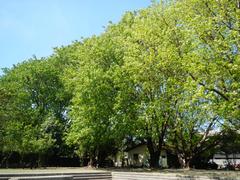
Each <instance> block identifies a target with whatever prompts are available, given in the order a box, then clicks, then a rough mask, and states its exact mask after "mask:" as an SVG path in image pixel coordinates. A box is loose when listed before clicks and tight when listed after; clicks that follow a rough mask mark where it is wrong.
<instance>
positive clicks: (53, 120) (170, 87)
mask: <svg viewBox="0 0 240 180" xmlns="http://www.w3.org/2000/svg"><path fill="white" fill-rule="evenodd" d="M239 19H240V2H239V0H232V1H229V0H219V1H217V0H181V1H171V0H169V1H161V2H157V3H153V4H152V5H151V6H150V7H148V8H146V9H143V10H139V11H134V12H127V13H126V14H125V15H124V16H123V18H122V19H121V21H120V22H119V23H117V24H112V23H110V24H109V25H108V27H107V28H106V30H105V32H104V33H102V34H101V35H99V36H92V37H90V38H86V39H82V40H81V41H76V42H73V43H72V44H70V45H68V46H64V47H59V48H55V51H54V53H53V55H51V56H50V57H46V58H40V59H37V58H36V57H34V58H32V59H30V60H28V61H25V62H23V63H20V64H17V65H15V66H14V67H13V68H11V69H5V70H4V73H3V75H2V76H1V77H0V98H1V101H0V108H1V109H0V118H1V122H0V128H1V129H0V152H2V153H10V152H18V153H19V154H27V153H37V154H39V155H46V154H47V153H49V152H52V153H53V154H54V153H55V154H58V155H60V154H61V155H66V154H68V153H69V150H70V149H71V153H72V154H77V155H78V156H79V157H85V158H87V159H89V161H90V163H91V164H92V165H94V164H96V163H97V164H100V165H101V163H102V162H103V161H104V159H106V158H107V157H108V156H109V155H112V154H114V153H116V152H117V151H118V150H120V149H121V148H122V147H123V143H124V142H126V141H125V140H126V138H128V137H135V138H138V139H141V140H142V141H143V142H145V143H146V144H147V148H148V151H149V154H150V165H151V167H158V165H159V163H158V162H159V156H160V152H161V150H162V149H163V148H169V149H171V150H172V151H173V152H174V153H175V154H176V155H177V156H178V158H179V162H180V164H181V165H182V167H189V166H190V165H191V162H193V160H194V159H195V158H197V156H199V155H200V154H201V153H203V152H205V151H206V150H208V149H210V148H212V147H216V146H217V145H219V144H221V137H222V136H224V137H225V132H229V131H232V130H233V131H236V130H239V128H240V97H239V96H240V83H239V82H240V55H239V48H240V47H239V46H240V39H239V37H240V22H239ZM236 136H237V135H236ZM236 142H237V140H236ZM65 149H68V151H65Z"/></svg>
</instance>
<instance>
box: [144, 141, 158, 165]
mask: <svg viewBox="0 0 240 180" xmlns="http://www.w3.org/2000/svg"><path fill="white" fill-rule="evenodd" d="M147 148H148V151H149V154H150V162H149V163H150V167H151V168H159V156H160V149H159V148H156V147H154V144H153V142H152V139H151V138H149V139H148V140H147Z"/></svg>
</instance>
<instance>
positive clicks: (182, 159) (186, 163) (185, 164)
mask: <svg viewBox="0 0 240 180" xmlns="http://www.w3.org/2000/svg"><path fill="white" fill-rule="evenodd" d="M191 159H192V158H191V157H186V156H184V155H183V154H178V161H179V163H180V165H181V168H183V169H190V161H191Z"/></svg>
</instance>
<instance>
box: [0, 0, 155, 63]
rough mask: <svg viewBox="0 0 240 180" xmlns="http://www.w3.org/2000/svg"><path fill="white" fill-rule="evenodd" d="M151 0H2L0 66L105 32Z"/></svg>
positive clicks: (0, 13)
mask: <svg viewBox="0 0 240 180" xmlns="http://www.w3.org/2000/svg"><path fill="white" fill-rule="evenodd" d="M150 4H151V0H115V1H114V0H0V53H1V55H0V68H3V67H12V65H13V64H17V63H19V62H21V61H23V60H26V59H29V58H31V57H32V56H33V55H36V56H37V57H42V56H48V55H50V54H51V53H52V52H53V51H52V48H53V47H56V46H61V45H67V44H70V43H71V42H72V41H74V40H80V39H81V37H89V36H92V35H93V34H97V35H98V34H100V33H101V32H103V31H104V28H103V26H106V25H107V24H108V22H109V21H112V22H114V23H116V22H118V21H119V20H120V19H121V17H122V15H123V14H124V12H126V11H132V10H137V9H141V8H145V7H148V6H149V5H150Z"/></svg>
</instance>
